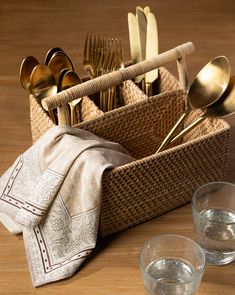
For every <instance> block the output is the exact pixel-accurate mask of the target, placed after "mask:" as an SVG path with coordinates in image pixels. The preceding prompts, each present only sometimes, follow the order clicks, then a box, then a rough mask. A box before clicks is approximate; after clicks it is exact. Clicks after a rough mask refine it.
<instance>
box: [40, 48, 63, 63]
mask: <svg viewBox="0 0 235 295" xmlns="http://www.w3.org/2000/svg"><path fill="white" fill-rule="evenodd" d="M56 52H63V50H62V49H61V48H59V47H53V48H51V49H49V50H48V52H47V53H46V56H45V61H44V64H45V65H48V64H49V62H50V60H51V58H52V56H53V54H54V53H56Z"/></svg>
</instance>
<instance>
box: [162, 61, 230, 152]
mask: <svg viewBox="0 0 235 295" xmlns="http://www.w3.org/2000/svg"><path fill="white" fill-rule="evenodd" d="M230 73H231V68H230V64H229V61H228V59H227V58H226V57H225V56H218V57H216V58H214V59H213V60H211V61H210V62H209V63H208V64H207V65H206V66H204V67H203V68H202V70H201V71H200V72H199V73H198V75H197V76H196V78H195V80H194V82H193V83H192V85H191V87H190V89H189V91H188V95H187V106H186V110H185V111H184V112H183V114H182V115H181V116H180V118H179V120H178V121H177V122H176V124H175V125H174V126H173V128H172V129H171V131H170V132H169V133H168V134H167V136H166V137H165V139H164V140H163V142H162V144H161V145H160V147H159V148H158V150H157V153H158V152H160V151H162V150H164V149H165V148H166V147H167V145H168V144H169V143H170V141H171V140H172V138H173V137H174V136H175V135H176V132H177V130H178V129H179V126H181V124H182V122H183V121H184V120H185V118H186V117H187V116H188V114H189V113H190V112H191V111H192V110H193V109H204V108H206V107H208V106H209V105H211V104H213V103H214V102H216V101H217V100H218V99H219V98H220V97H221V95H222V94H223V93H224V91H225V89H226V88H227V86H228V83H229V79H230Z"/></svg>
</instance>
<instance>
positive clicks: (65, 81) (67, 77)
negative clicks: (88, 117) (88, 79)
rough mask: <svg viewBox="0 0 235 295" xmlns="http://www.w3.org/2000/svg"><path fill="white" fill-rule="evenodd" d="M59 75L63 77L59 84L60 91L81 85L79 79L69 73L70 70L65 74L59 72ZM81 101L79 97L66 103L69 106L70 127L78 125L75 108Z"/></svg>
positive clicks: (74, 74)
mask: <svg viewBox="0 0 235 295" xmlns="http://www.w3.org/2000/svg"><path fill="white" fill-rule="evenodd" d="M61 74H62V75H63V77H62V79H61V84H60V88H61V90H65V89H68V88H70V87H73V86H75V85H77V84H80V83H82V81H81V79H80V77H79V76H78V74H76V73H75V72H74V71H71V70H69V71H66V72H65V71H64V73H63V72H61ZM81 100H82V98H81V97H80V98H77V99H75V100H73V101H71V102H69V103H68V104H69V106H70V114H71V126H73V125H75V124H77V123H78V118H77V115H76V108H77V105H78V104H79V103H80V101H81Z"/></svg>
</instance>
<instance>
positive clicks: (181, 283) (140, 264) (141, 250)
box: [139, 234, 206, 286]
mask: <svg viewBox="0 0 235 295" xmlns="http://www.w3.org/2000/svg"><path fill="white" fill-rule="evenodd" d="M167 236H168V237H175V238H180V239H182V240H186V241H188V242H190V243H191V244H193V245H194V246H196V248H198V250H199V251H200V253H201V254H202V257H203V263H202V267H201V269H200V270H198V271H196V279H198V278H200V276H201V275H202V274H203V273H204V271H205V268H206V255H205V253H204V251H203V249H202V247H201V246H200V245H199V244H198V243H197V242H196V241H194V240H192V239H190V238H187V237H185V236H181V235H178V234H159V235H156V236H154V237H152V238H151V239H149V240H147V241H146V242H145V243H144V244H143V246H142V247H141V249H140V253H139V267H140V269H141V271H142V272H143V273H144V274H146V275H147V276H148V277H149V278H150V279H152V280H156V279H155V278H154V277H153V276H152V275H150V274H149V273H148V272H146V271H145V269H146V268H144V267H143V265H142V263H141V256H142V255H141V254H142V253H143V250H144V249H145V247H146V246H147V245H148V244H149V243H150V242H151V241H153V240H155V239H160V238H161V237H167ZM194 281H195V278H194V279H190V280H188V281H187V282H177V283H175V284H177V285H186V284H190V283H192V282H194ZM158 284H162V285H168V286H169V285H173V284H172V283H168V282H162V281H158Z"/></svg>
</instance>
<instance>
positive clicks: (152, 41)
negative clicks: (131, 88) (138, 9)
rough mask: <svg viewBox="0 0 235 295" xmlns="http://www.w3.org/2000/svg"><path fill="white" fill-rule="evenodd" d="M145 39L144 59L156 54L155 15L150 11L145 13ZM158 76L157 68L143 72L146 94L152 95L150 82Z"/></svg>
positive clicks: (156, 32)
mask: <svg viewBox="0 0 235 295" xmlns="http://www.w3.org/2000/svg"><path fill="white" fill-rule="evenodd" d="M147 23H148V25H147V40H146V59H149V58H151V57H154V56H156V55H158V54H159V53H158V47H159V44H158V29H157V21H156V18H155V15H154V14H153V13H152V12H149V13H148V14H147ZM157 78H158V69H155V70H152V71H150V72H148V73H146V74H145V85H146V94H147V95H148V96H151V95H153V90H152V84H153V82H154V81H155V80H156V79H157Z"/></svg>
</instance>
